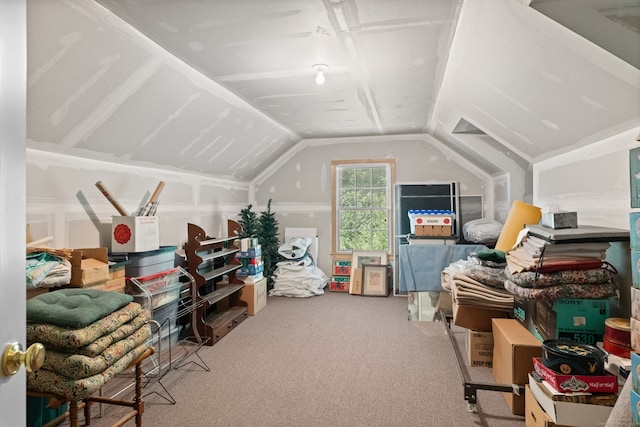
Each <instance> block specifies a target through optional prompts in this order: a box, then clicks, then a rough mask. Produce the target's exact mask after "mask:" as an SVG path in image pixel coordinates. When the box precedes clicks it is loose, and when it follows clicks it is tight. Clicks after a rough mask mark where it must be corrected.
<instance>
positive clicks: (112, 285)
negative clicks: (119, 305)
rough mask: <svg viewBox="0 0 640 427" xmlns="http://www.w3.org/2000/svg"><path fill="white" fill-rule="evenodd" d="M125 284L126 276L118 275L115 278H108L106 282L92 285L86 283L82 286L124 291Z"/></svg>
mask: <svg viewBox="0 0 640 427" xmlns="http://www.w3.org/2000/svg"><path fill="white" fill-rule="evenodd" d="M126 286H127V278H126V277H118V278H117V279H109V280H107V281H106V282H99V283H95V284H93V285H86V286H84V287H85V288H89V289H98V290H101V291H109V292H120V293H125V288H126Z"/></svg>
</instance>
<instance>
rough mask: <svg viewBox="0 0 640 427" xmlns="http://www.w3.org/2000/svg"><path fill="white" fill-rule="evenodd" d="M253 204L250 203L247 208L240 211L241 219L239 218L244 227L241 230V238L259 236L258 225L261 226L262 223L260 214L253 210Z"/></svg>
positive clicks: (239, 222)
mask: <svg viewBox="0 0 640 427" xmlns="http://www.w3.org/2000/svg"><path fill="white" fill-rule="evenodd" d="M252 207H253V205H249V206H247V207H246V208H244V209H242V210H241V211H240V215H238V216H239V217H240V219H239V220H238V224H240V226H241V227H242V230H241V231H240V235H239V236H238V237H239V238H244V237H258V227H260V223H259V222H258V215H256V213H255V212H253V211H252V210H251V209H252Z"/></svg>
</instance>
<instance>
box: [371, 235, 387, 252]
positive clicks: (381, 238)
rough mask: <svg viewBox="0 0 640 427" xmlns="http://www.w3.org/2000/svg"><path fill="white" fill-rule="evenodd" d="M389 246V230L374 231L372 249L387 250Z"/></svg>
mask: <svg viewBox="0 0 640 427" xmlns="http://www.w3.org/2000/svg"><path fill="white" fill-rule="evenodd" d="M388 247H389V241H388V239H387V230H379V231H374V232H373V237H372V243H371V249H372V250H374V251H386V250H387V248H388Z"/></svg>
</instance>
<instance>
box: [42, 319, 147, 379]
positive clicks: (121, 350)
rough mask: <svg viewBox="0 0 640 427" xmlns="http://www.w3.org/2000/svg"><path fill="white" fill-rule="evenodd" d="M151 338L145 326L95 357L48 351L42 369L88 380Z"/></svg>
mask: <svg viewBox="0 0 640 427" xmlns="http://www.w3.org/2000/svg"><path fill="white" fill-rule="evenodd" d="M149 338H151V327H150V326H149V325H148V324H145V325H143V326H142V327H140V328H138V330H137V331H135V332H134V333H133V334H131V335H129V336H128V337H126V338H124V339H121V340H120V341H116V342H114V343H113V344H111V345H110V346H109V347H107V348H106V349H105V350H104V351H103V352H102V353H101V354H99V355H98V356H95V357H89V356H85V355H82V354H68V353H60V352H58V351H51V350H49V349H47V350H46V354H45V359H44V365H42V369H46V370H48V371H53V372H57V373H59V374H61V375H64V376H65V377H67V378H69V379H73V380H78V379H82V378H87V377H90V376H92V375H96V374H99V373H101V372H103V371H104V370H106V369H107V368H108V367H109V366H112V365H113V364H115V362H116V361H118V360H120V359H121V358H122V357H124V356H125V355H126V354H127V353H129V352H130V351H132V350H134V349H135V348H137V347H139V346H140V345H142V344H144V343H146V342H147V341H148V340H149Z"/></svg>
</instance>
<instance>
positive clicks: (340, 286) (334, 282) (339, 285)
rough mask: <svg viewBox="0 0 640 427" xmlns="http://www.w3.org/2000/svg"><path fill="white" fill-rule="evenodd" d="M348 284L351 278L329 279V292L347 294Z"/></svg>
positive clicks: (337, 277) (334, 277)
mask: <svg viewBox="0 0 640 427" xmlns="http://www.w3.org/2000/svg"><path fill="white" fill-rule="evenodd" d="M350 283H351V278H350V277H349V276H344V277H342V276H333V277H332V278H331V283H329V290H330V291H337V292H349V286H350Z"/></svg>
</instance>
